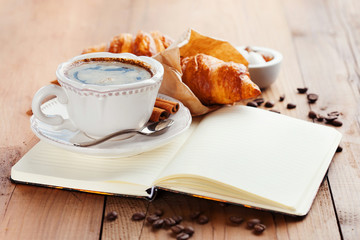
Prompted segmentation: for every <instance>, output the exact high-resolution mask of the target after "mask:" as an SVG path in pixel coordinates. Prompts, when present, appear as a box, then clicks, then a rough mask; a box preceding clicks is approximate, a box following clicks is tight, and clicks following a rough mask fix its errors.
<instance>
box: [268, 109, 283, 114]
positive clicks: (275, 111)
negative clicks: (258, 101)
mask: <svg viewBox="0 0 360 240" xmlns="http://www.w3.org/2000/svg"><path fill="white" fill-rule="evenodd" d="M269 111H270V112H274V113H279V114H280V111H278V110H275V109H270V110H269Z"/></svg>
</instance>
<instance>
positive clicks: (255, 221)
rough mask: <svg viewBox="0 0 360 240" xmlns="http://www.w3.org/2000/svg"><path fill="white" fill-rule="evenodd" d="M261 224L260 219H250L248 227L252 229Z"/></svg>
mask: <svg viewBox="0 0 360 240" xmlns="http://www.w3.org/2000/svg"><path fill="white" fill-rule="evenodd" d="M259 223H260V219H257V218H253V219H250V220H249V221H247V227H248V228H250V229H252V228H254V226H255V225H256V224H259Z"/></svg>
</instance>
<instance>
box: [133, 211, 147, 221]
mask: <svg viewBox="0 0 360 240" xmlns="http://www.w3.org/2000/svg"><path fill="white" fill-rule="evenodd" d="M145 216H146V215H145V213H143V212H137V213H134V214H133V215H132V217H131V219H132V220H134V221H140V220H143V219H144V218H145Z"/></svg>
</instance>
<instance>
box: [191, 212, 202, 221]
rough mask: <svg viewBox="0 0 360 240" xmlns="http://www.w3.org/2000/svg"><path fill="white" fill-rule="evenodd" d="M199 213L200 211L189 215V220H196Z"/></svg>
mask: <svg viewBox="0 0 360 240" xmlns="http://www.w3.org/2000/svg"><path fill="white" fill-rule="evenodd" d="M200 214H201V212H200V211H195V212H193V213H192V214H191V215H190V218H191V219H197V218H198V217H199V216H200Z"/></svg>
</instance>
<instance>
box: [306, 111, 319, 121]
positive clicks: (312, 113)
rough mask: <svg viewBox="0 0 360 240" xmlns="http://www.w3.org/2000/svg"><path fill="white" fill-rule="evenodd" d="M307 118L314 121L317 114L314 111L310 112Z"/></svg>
mask: <svg viewBox="0 0 360 240" xmlns="http://www.w3.org/2000/svg"><path fill="white" fill-rule="evenodd" d="M308 117H309V118H311V119H315V118H317V114H316V112H314V111H310V112H309V114H308Z"/></svg>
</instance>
